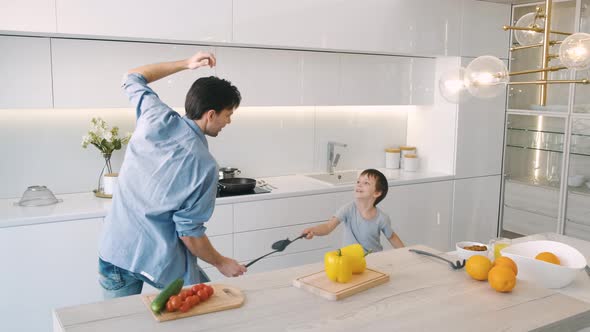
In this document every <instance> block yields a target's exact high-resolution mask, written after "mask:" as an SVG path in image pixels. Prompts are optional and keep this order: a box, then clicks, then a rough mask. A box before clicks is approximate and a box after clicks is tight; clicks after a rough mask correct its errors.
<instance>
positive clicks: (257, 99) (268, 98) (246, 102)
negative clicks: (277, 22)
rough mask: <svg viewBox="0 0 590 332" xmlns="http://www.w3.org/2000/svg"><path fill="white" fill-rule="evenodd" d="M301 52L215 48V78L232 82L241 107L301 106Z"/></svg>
mask: <svg viewBox="0 0 590 332" xmlns="http://www.w3.org/2000/svg"><path fill="white" fill-rule="evenodd" d="M301 54H302V53H301V52H293V51H279V50H260V49H247V48H228V47H218V48H217V49H216V56H217V67H216V69H217V75H218V76H219V77H221V78H225V79H227V80H229V81H231V82H232V84H234V85H235V86H236V87H238V90H240V93H241V95H242V103H241V106H297V105H301V94H302V92H301V91H302V89H301Z"/></svg>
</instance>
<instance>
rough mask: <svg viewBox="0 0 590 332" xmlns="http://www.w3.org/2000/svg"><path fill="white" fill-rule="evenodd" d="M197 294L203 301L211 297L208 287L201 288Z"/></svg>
mask: <svg viewBox="0 0 590 332" xmlns="http://www.w3.org/2000/svg"><path fill="white" fill-rule="evenodd" d="M197 295H198V296H199V298H200V299H201V301H206V300H207V299H208V298H209V293H208V292H207V290H206V289H199V291H198V292H197Z"/></svg>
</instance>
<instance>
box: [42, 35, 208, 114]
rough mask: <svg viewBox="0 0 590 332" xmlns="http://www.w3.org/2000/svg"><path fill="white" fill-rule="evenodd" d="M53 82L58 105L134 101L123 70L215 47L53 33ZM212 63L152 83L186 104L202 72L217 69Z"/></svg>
mask: <svg viewBox="0 0 590 332" xmlns="http://www.w3.org/2000/svg"><path fill="white" fill-rule="evenodd" d="M51 42H52V61H53V87H54V98H55V103H54V104H55V107H56V108H85V107H88V108H100V107H130V104H129V100H128V98H127V96H126V95H125V94H124V92H123V90H122V89H121V80H122V78H123V75H124V74H125V73H126V72H127V71H128V70H129V69H132V68H135V67H138V66H141V65H145V64H149V63H157V62H164V61H175V60H179V59H184V58H188V57H190V56H192V55H193V54H195V53H196V52H198V51H211V50H212V48H207V47H199V46H190V45H173V44H149V43H134V42H114V41H98V40H76V39H52V40H51ZM214 74H215V72H214V70H212V69H210V68H209V67H204V68H199V69H197V70H185V71H183V72H181V73H178V74H176V75H174V76H170V77H168V78H165V79H161V80H159V81H156V82H154V83H152V84H151V86H152V88H153V89H154V91H156V93H157V94H158V95H159V96H160V98H161V99H162V100H163V101H164V102H165V103H167V104H168V105H169V106H172V107H175V106H184V100H185V97H186V92H187V91H188V89H189V88H190V86H191V85H192V83H193V82H194V81H195V80H196V79H197V78H199V77H204V76H211V75H214Z"/></svg>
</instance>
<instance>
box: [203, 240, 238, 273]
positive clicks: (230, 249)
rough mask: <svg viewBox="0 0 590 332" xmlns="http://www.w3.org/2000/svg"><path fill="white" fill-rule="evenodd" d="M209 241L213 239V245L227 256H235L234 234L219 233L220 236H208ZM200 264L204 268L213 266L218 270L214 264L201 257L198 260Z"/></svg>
mask: <svg viewBox="0 0 590 332" xmlns="http://www.w3.org/2000/svg"><path fill="white" fill-rule="evenodd" d="M208 237H209V241H211V245H212V246H213V247H214V248H215V250H217V251H218V252H219V253H220V254H221V255H223V256H226V257H233V255H234V243H233V237H234V236H233V234H228V235H218V236H208ZM197 263H198V264H199V266H200V267H201V268H203V269H209V268H212V269H214V270H217V269H216V268H215V267H213V265H211V264H209V263H207V262H205V261H203V260H201V259H199V260H197Z"/></svg>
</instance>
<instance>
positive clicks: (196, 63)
mask: <svg viewBox="0 0 590 332" xmlns="http://www.w3.org/2000/svg"><path fill="white" fill-rule="evenodd" d="M186 62H187V63H186V67H187V68H188V69H197V68H199V67H203V66H209V67H211V68H213V67H215V64H216V63H217V60H216V59H215V55H213V54H212V53H208V52H199V53H197V54H195V55H193V56H192V57H190V58H189V59H187V61H186Z"/></svg>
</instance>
